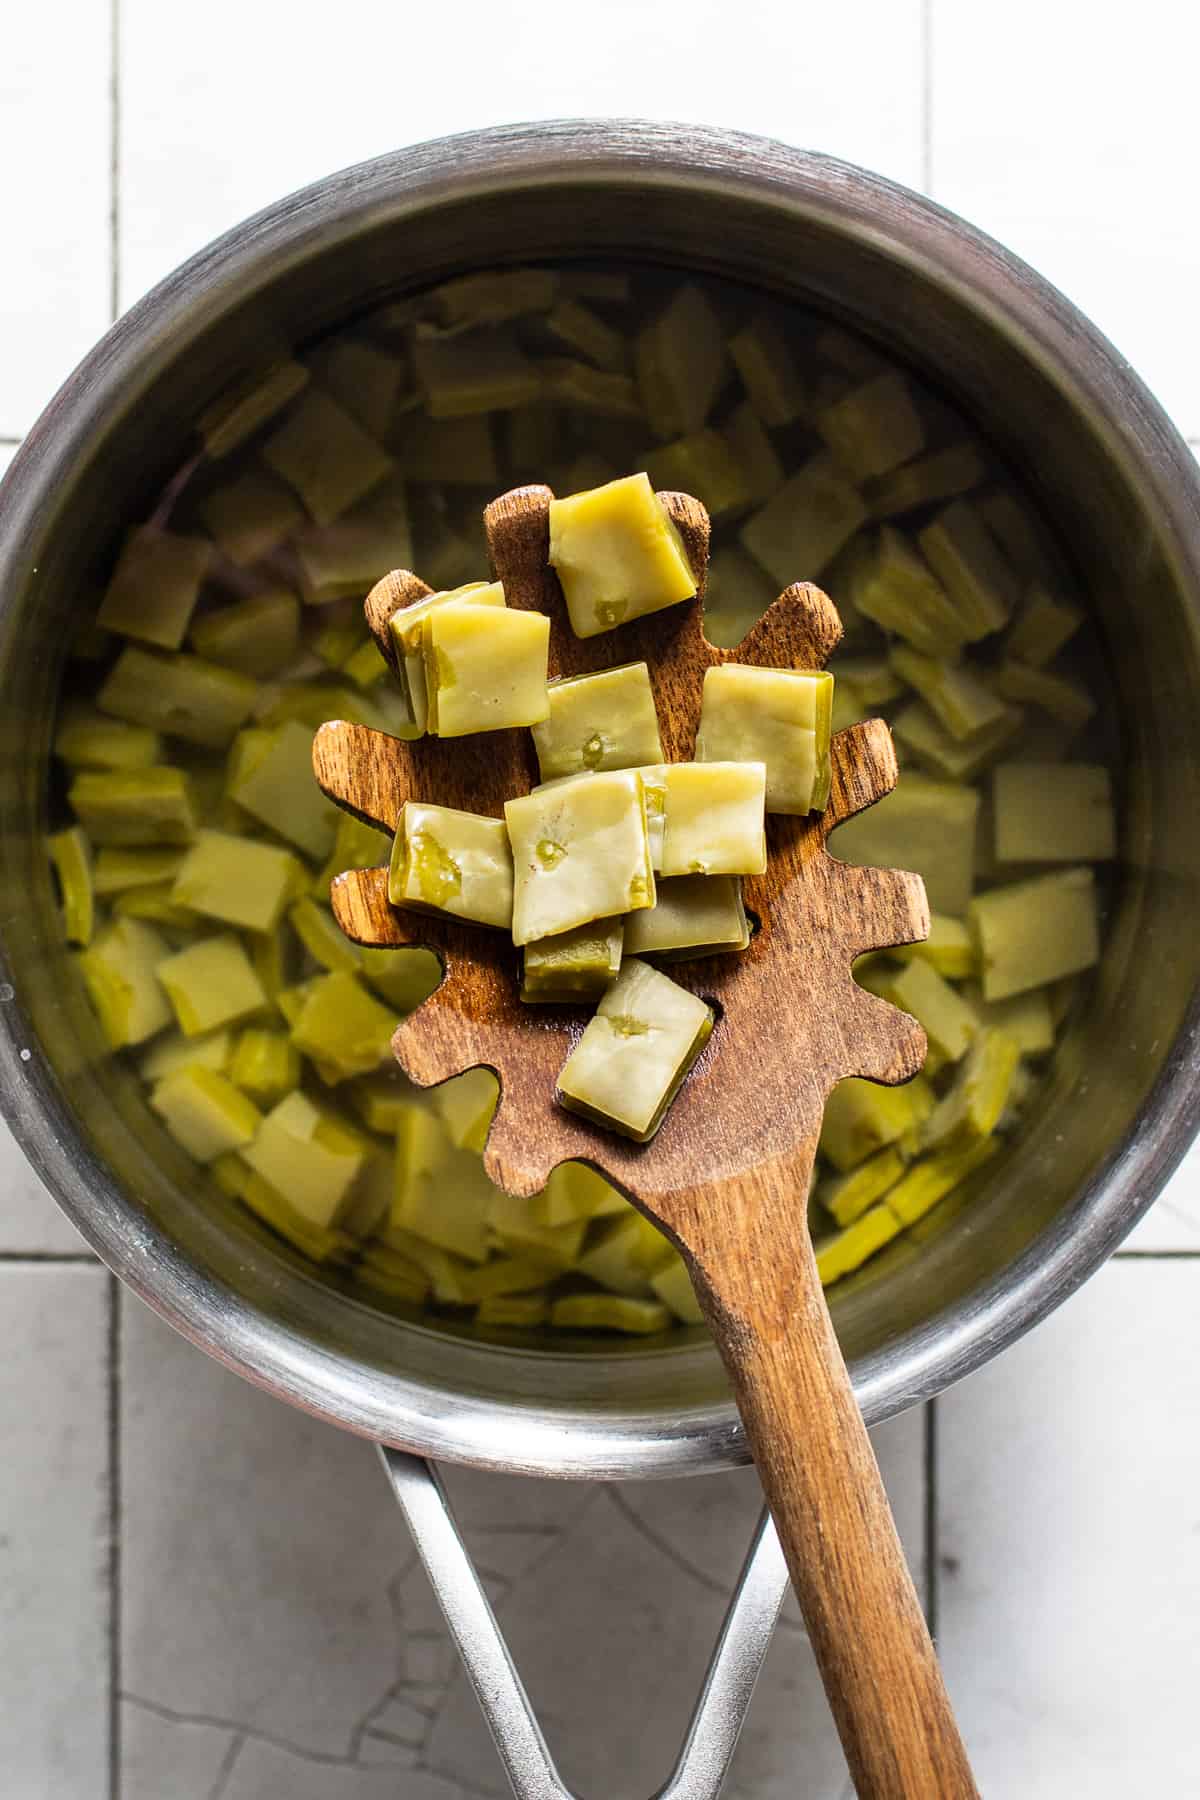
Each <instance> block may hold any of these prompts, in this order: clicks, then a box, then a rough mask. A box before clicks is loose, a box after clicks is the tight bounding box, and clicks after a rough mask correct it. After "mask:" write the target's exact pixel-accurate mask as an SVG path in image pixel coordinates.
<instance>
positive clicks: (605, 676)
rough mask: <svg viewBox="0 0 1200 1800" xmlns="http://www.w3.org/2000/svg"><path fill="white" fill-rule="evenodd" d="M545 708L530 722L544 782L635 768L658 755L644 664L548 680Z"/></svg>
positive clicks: (655, 720) (654, 715)
mask: <svg viewBox="0 0 1200 1800" xmlns="http://www.w3.org/2000/svg"><path fill="white" fill-rule="evenodd" d="M548 698H549V712H548V713H547V716H546V717H545V718H544V719H543V720H541V721H540V722H538V723H537V724H535V725H534V727H533V742H534V748H535V749H536V750H537V755H538V766H539V768H540V770H541V775H542V780H543V781H553V780H556V779H557V778H558V777H559V776H562V775H582V774H585V773H591V772H594V771H596V770H599V769H636V768H639V767H640V766H641V765H642V764H644V763H656V762H658V761H660V760H661V758H662V753H663V750H662V742H661V740H660V738H659V735H658V713H657V711H656V710H655V706H654V693H653V690H652V688H651V686H650V671H649V669H648V668H647V667H646V664H645V663H644V662H640V663H623V664H622V665H621V666H620V667H619V668H615V669H601V670H598V671H597V672H596V673H595V674H592V675H567V676H564V677H563V679H562V680H560V681H552V682H551V683H550V688H549V696H548Z"/></svg>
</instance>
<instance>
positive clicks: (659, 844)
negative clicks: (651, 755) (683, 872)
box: [638, 763, 667, 875]
mask: <svg viewBox="0 0 1200 1800" xmlns="http://www.w3.org/2000/svg"><path fill="white" fill-rule="evenodd" d="M666 770H667V765H666V763H647V764H646V765H645V766H644V767H643V768H640V769H639V770H638V774H639V775H640V776H641V778H642V797H643V799H644V800H645V802H646V837H647V839H648V841H649V844H650V867H651V868H652V869H653V870H654V873H655V874H656V875H658V874H661V872H662V858H663V844H664V842H665V841H666V836H667V774H666Z"/></svg>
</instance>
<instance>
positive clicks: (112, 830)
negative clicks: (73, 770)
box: [67, 763, 196, 845]
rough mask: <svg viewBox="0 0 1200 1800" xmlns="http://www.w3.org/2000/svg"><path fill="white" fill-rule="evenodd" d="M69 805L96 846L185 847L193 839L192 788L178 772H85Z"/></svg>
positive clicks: (76, 781)
mask: <svg viewBox="0 0 1200 1800" xmlns="http://www.w3.org/2000/svg"><path fill="white" fill-rule="evenodd" d="M67 802H68V804H69V806H70V808H71V811H72V812H73V813H74V814H75V817H76V818H77V819H78V820H79V823H80V824H81V825H82V826H83V828H84V830H85V831H86V832H87V834H88V836H89V838H91V840H92V842H93V843H95V844H116V845H130V844H132V845H136V844H164V843H166V844H187V843H190V842H191V840H192V838H193V837H194V836H195V835H196V814H195V808H194V805H193V798H192V790H191V785H190V783H189V781H188V778H187V776H186V775H185V774H184V772H183V770H182V769H175V768H170V767H168V766H167V765H166V764H161V763H160V764H157V765H155V766H154V767H153V768H149V769H83V770H81V771H80V773H79V774H78V775H76V777H75V779H74V781H73V782H72V783H71V786H70V788H69V789H68V790H67Z"/></svg>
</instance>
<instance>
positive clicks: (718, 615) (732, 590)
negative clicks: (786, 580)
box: [704, 544, 777, 648]
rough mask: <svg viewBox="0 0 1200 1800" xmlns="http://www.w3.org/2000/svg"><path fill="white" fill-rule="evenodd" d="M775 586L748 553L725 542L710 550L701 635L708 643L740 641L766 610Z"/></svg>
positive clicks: (728, 645) (774, 595) (727, 643)
mask: <svg viewBox="0 0 1200 1800" xmlns="http://www.w3.org/2000/svg"><path fill="white" fill-rule="evenodd" d="M776 593H777V589H776V586H775V583H774V582H773V581H772V580H771V579H770V578H769V576H767V575H765V574H764V573H763V570H762V568H761V567H760V566H759V564H758V563H756V562H755V560H754V558H753V557H752V556H747V555H746V552H745V551H744V550H739V549H738V547H737V545H736V544H733V545H727V546H726V547H725V548H724V549H721V550H716V551H714V553H713V558H712V561H711V562H710V563H709V566H708V581H707V584H706V586H705V590H704V635H705V637H706V638H707V639H708V641H709V643H710V644H719V645H722V646H724V647H725V648H730V647H732V646H733V645H734V644H740V643H741V641H742V639H743V638H744V637H745V635H746V633H747V632H748V631H749V630H750V628H751V626H752V625H757V624H758V621H759V620H760V619H761V618H762V616H763V614H764V613H765V612H766V610H767V608H768V606H770V605H771V603H772V601H773V600H774V599H775V597H776Z"/></svg>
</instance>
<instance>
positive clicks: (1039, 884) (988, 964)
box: [967, 869, 1100, 1000]
mask: <svg viewBox="0 0 1200 1800" xmlns="http://www.w3.org/2000/svg"><path fill="white" fill-rule="evenodd" d="M967 924H968V925H969V926H970V929H971V935H972V937H973V938H974V940H975V944H976V948H977V950H978V953H979V966H980V985H981V986H982V988H983V997H984V999H985V1000H1006V999H1007V998H1008V996H1009V995H1010V994H1020V993H1023V992H1024V991H1025V989H1026V988H1035V987H1044V986H1045V984H1046V983H1047V982H1049V981H1059V980H1061V978H1062V977H1063V976H1064V975H1077V974H1078V973H1079V972H1080V971H1081V970H1082V969H1090V968H1091V967H1092V966H1093V964H1094V963H1096V962H1098V961H1099V959H1100V926H1099V918H1098V915H1097V909H1096V882H1095V877H1094V876H1093V874H1092V871H1091V870H1090V869H1061V870H1056V871H1055V873H1054V874H1053V875H1035V876H1034V877H1033V878H1032V880H1030V881H1014V882H1012V883H1010V884H1009V885H1008V886H1007V887H997V888H991V889H990V890H989V891H988V892H987V893H986V894H977V895H976V897H975V899H974V900H972V902H971V905H970V908H969V910H968V912H967Z"/></svg>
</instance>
